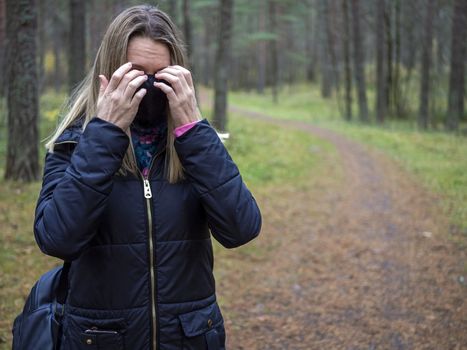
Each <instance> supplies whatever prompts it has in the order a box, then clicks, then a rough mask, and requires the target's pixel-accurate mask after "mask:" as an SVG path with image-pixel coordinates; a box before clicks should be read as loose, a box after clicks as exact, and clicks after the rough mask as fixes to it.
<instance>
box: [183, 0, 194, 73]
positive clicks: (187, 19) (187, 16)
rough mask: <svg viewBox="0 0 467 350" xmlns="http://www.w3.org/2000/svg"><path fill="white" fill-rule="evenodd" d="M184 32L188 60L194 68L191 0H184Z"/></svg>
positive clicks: (191, 67)
mask: <svg viewBox="0 0 467 350" xmlns="http://www.w3.org/2000/svg"><path fill="white" fill-rule="evenodd" d="M183 34H184V36H185V43H186V46H187V55H188V62H189V63H190V69H191V70H193V33H192V28H191V9H190V0H183Z"/></svg>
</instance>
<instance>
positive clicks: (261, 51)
mask: <svg viewBox="0 0 467 350" xmlns="http://www.w3.org/2000/svg"><path fill="white" fill-rule="evenodd" d="M264 4H265V2H264V1H261V3H260V8H259V13H258V30H259V31H260V32H261V33H264V32H266V29H267V28H266V9H265V6H264ZM257 50H258V51H257V55H256V58H257V64H258V75H257V81H256V90H257V91H258V93H259V94H263V93H264V88H265V85H266V64H267V42H266V41H265V40H260V41H258V45H257Z"/></svg>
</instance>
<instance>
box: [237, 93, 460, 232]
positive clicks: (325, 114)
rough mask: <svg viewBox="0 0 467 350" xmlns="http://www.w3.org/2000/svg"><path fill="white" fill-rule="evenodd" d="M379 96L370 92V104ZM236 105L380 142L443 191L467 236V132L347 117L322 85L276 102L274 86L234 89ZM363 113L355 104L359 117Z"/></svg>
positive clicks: (373, 143)
mask: <svg viewBox="0 0 467 350" xmlns="http://www.w3.org/2000/svg"><path fill="white" fill-rule="evenodd" d="M373 101H374V94H373V93H372V91H370V92H369V94H368V102H369V105H370V106H371V105H372V102H373ZM229 103H230V105H231V106H236V107H240V108H243V109H247V110H251V111H256V112H260V113H264V114H268V115H270V116H272V117H277V118H280V119H294V120H303V121H307V122H310V123H313V124H315V125H320V126H323V127H327V128H330V129H333V130H335V131H338V132H340V133H342V134H345V135H347V136H349V137H351V138H353V139H354V140H357V141H359V142H362V143H365V144H368V145H371V146H374V147H376V148H378V149H380V150H382V151H384V152H385V153H386V154H388V155H389V156H391V157H392V158H394V159H395V160H396V161H398V162H400V163H401V164H402V165H403V166H404V167H405V168H406V169H407V170H408V171H410V172H412V173H414V174H415V175H416V176H417V177H418V178H420V180H421V182H422V183H423V184H424V185H425V186H426V187H427V188H428V189H430V190H431V191H434V192H435V193H437V194H440V195H442V197H443V198H444V200H443V202H442V207H443V209H444V210H445V211H446V213H447V214H448V215H449V216H450V218H451V220H452V223H453V224H454V225H455V226H457V231H460V232H463V238H462V240H463V241H467V206H466V204H465V203H467V152H466V150H467V138H466V137H463V136H460V135H453V134H448V133H444V132H440V131H420V130H417V125H416V123H415V121H413V120H388V121H387V122H386V123H385V125H383V126H377V125H374V124H370V125H365V124H361V123H360V122H358V121H352V122H345V121H343V120H342V118H341V116H340V114H339V108H338V104H337V102H336V100H335V98H332V99H323V98H322V97H321V95H320V91H319V89H318V87H317V86H314V85H306V84H301V85H297V86H285V87H284V88H283V89H282V90H281V93H280V95H279V103H278V104H274V103H273V102H272V97H271V94H270V91H267V93H265V94H263V95H260V94H257V93H255V92H232V93H231V94H230V96H229ZM356 114H357V108H356V106H353V115H354V119H355V116H356Z"/></svg>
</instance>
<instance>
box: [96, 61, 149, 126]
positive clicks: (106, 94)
mask: <svg viewBox="0 0 467 350" xmlns="http://www.w3.org/2000/svg"><path fill="white" fill-rule="evenodd" d="M147 78H148V77H147V75H145V74H144V72H143V71H140V70H131V62H128V63H126V64H124V65H123V66H121V67H120V68H118V69H117V70H116V71H115V72H114V74H112V77H111V79H110V82H109V81H108V80H107V78H106V77H105V76H104V75H99V80H100V83H101V84H100V88H99V97H98V99H97V108H96V115H97V117H99V118H101V119H104V120H106V121H108V122H111V123H113V124H115V125H117V126H119V127H120V128H122V129H123V131H125V132H126V131H127V129H128V127H129V125H130V124H131V123H132V121H133V119H134V118H135V115H136V112H137V111H138V106H139V103H140V102H141V100H142V99H143V97H144V95H145V94H146V89H141V90H139V91H138V92H137V93H136V94H135V91H136V89H137V88H138V87H139V86H141V84H142V83H144V81H145V80H146V79H147Z"/></svg>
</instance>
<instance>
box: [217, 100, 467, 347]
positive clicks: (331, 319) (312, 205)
mask: <svg viewBox="0 0 467 350" xmlns="http://www.w3.org/2000/svg"><path fill="white" fill-rule="evenodd" d="M232 109H233V110H234V111H235V112H241V114H243V115H245V116H248V117H251V118H257V119H262V120H264V121H266V122H269V123H274V124H279V125H282V126H283V127H284V128H294V129H300V130H305V131H307V132H310V133H312V134H313V135H316V136H318V137H321V138H324V139H326V140H328V141H330V142H332V143H333V144H334V145H335V146H336V148H337V150H338V159H331V158H329V159H327V160H326V162H327V163H326V164H327V168H326V174H324V176H321V177H320V178H319V179H318V180H317V181H318V182H317V183H310V184H309V185H307V186H305V187H303V186H302V187H300V188H294V187H293V185H288V186H284V187H283V188H276V189H271V190H270V191H269V192H268V193H264V194H258V198H257V199H258V201H259V203H260V206H261V209H262V213H263V217H264V224H263V230H262V235H261V237H260V238H258V239H257V241H256V242H254V244H255V245H256V247H257V248H258V250H259V251H262V252H264V253H263V254H259V256H258V257H255V256H254V255H246V254H242V253H241V252H240V251H235V250H234V251H232V252H229V253H227V254H226V255H227V258H225V259H224V260H223V261H219V260H216V269H219V270H220V271H224V270H225V271H226V275H225V277H223V276H221V277H220V278H219V280H220V281H219V282H218V285H219V286H218V294H219V295H221V297H222V298H223V300H225V301H226V302H225V304H224V305H223V310H225V312H226V314H227V315H229V317H228V319H227V320H226V329H227V345H228V349H232V350H237V349H248V350H250V349H467V306H466V304H465V300H466V296H467V287H466V286H465V285H464V284H462V283H461V282H460V276H462V274H463V273H464V274H465V271H463V268H464V264H465V261H466V254H465V253H466V252H465V251H461V250H460V249H458V248H456V247H455V246H454V245H453V244H451V243H450V242H448V241H447V240H446V239H445V238H444V237H446V231H447V230H448V227H449V223H448V222H447V219H446V218H445V217H444V216H443V215H442V214H441V213H440V212H439V210H437V207H436V203H437V201H438V199H437V198H436V196H434V195H433V194H430V193H429V192H428V191H426V190H425V189H423V188H422V187H421V186H420V185H419V184H418V183H417V180H416V179H414V177H412V176H410V175H409V174H408V173H407V172H406V171H404V170H403V169H401V168H400V167H399V166H398V165H397V164H395V162H393V161H392V160H391V159H389V158H388V157H386V156H385V155H384V154H382V153H380V152H378V151H376V150H372V149H370V148H368V147H365V146H364V145H361V144H359V143H357V142H355V141H352V140H350V139H347V138H346V137H344V136H342V135H340V134H337V133H335V132H333V131H330V130H327V129H323V128H320V127H316V126H312V125H310V124H307V123H303V122H298V121H280V120H278V119H274V118H271V117H268V116H265V115H262V114H259V113H253V112H249V111H245V110H241V109H239V108H232ZM315 151H316V150H315ZM317 151H318V152H319V150H317ZM224 298H225V299H224Z"/></svg>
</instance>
